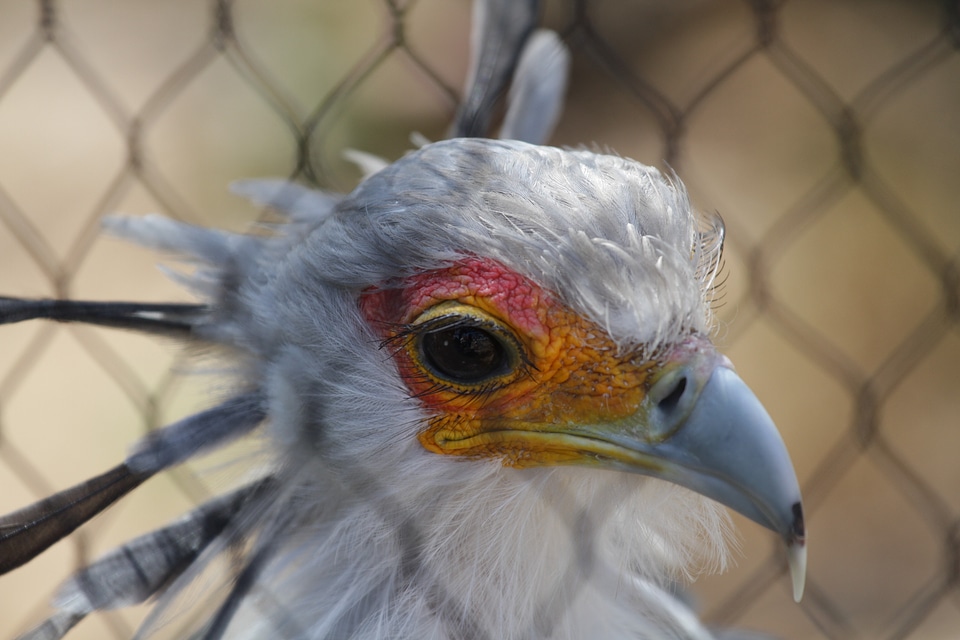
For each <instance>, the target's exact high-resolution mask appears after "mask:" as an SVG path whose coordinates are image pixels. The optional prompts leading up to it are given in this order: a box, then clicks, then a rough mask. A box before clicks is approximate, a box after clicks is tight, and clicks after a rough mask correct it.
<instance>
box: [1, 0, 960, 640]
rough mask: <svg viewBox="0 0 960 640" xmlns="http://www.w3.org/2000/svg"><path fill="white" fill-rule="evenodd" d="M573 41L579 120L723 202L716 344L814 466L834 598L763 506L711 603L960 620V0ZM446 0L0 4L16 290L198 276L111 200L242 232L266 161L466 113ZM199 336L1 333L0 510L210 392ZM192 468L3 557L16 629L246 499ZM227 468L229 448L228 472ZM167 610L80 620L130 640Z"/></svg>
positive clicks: (717, 18) (792, 9)
mask: <svg viewBox="0 0 960 640" xmlns="http://www.w3.org/2000/svg"><path fill="white" fill-rule="evenodd" d="M544 21H545V23H546V24H547V25H548V26H551V27H553V28H555V29H557V30H558V31H559V32H560V33H561V34H562V35H563V37H564V39H565V40H566V41H567V43H568V44H569V46H570V47H571V49H572V52H573V56H574V67H573V75H572V79H571V90H570V95H569V99H568V106H567V109H566V112H565V115H564V117H563V120H562V121H561V123H560V127H559V130H558V131H557V133H556V135H555V138H554V141H553V142H554V143H555V144H558V145H574V146H576V145H581V144H592V143H595V144H597V145H599V146H601V147H609V148H611V149H614V150H616V151H617V152H619V153H621V154H622V155H626V156H629V157H633V158H636V159H638V160H641V161H643V162H647V163H650V164H654V165H660V166H665V165H668V166H670V167H672V168H673V169H674V170H675V171H676V172H677V173H678V174H679V175H680V176H681V177H682V178H683V180H684V182H685V183H686V184H687V186H688V188H689V189H690V191H691V195H692V196H693V199H694V202H695V203H696V204H697V205H698V206H699V207H702V208H707V209H715V210H717V211H719V212H720V213H721V215H722V216H723V217H724V219H725V221H726V223H727V230H728V233H727V237H728V242H727V251H726V266H725V270H726V274H727V280H726V284H725V291H724V297H723V299H722V302H721V305H720V307H719V308H718V310H717V315H718V320H719V326H720V330H719V336H718V340H719V342H720V344H721V345H722V346H723V347H724V349H725V351H726V352H727V353H728V354H730V355H731V357H732V359H733V360H734V362H736V363H737V366H738V369H739V371H740V373H741V375H742V376H743V377H744V379H745V380H746V381H747V382H748V383H749V384H751V386H752V387H753V388H754V390H755V391H756V392H757V394H758V396H759V397H760V398H761V399H762V400H763V402H764V404H765V405H766V406H767V408H768V410H769V411H770V413H771V414H772V415H773V417H774V418H775V420H776V421H777V423H778V425H779V426H780V428H781V431H782V432H783V434H784V438H785V440H786V442H787V445H788V447H789V449H790V451H791V454H792V456H793V459H794V464H795V466H796V468H797V472H798V475H799V477H800V480H801V484H802V486H803V491H804V497H805V502H806V508H807V514H808V527H809V530H810V533H811V547H810V573H809V578H808V589H807V595H806V597H805V599H804V601H803V603H802V604H800V605H795V604H794V603H793V602H792V600H791V598H790V592H789V588H788V586H787V583H786V581H785V580H784V578H783V564H782V558H781V557H780V555H779V551H778V549H777V547H776V545H775V544H774V541H773V540H771V539H770V538H769V537H768V536H766V535H765V534H764V533H763V532H761V531H759V530H758V529H757V528H756V527H755V526H753V525H751V524H749V523H746V522H744V521H741V520H739V519H736V520H737V524H738V529H739V532H740V536H741V539H742V545H741V546H742V549H743V551H742V557H741V558H740V560H739V564H738V566H737V567H736V568H735V569H733V570H731V571H730V572H728V573H727V574H725V575H723V576H715V577H706V578H704V579H702V580H701V581H700V582H698V584H697V585H696V586H695V587H694V593H695V595H696V598H697V599H698V601H699V604H700V607H701V609H702V611H703V612H704V614H705V616H706V618H707V620H709V621H711V622H712V623H716V624H719V625H724V626H725V625H735V626H740V627H747V628H754V629H759V630H763V631H767V632H770V633H773V634H775V635H777V636H778V637H782V638H789V639H801V638H804V639H805V638H831V639H833V638H889V639H894V638H910V639H912V640H925V639H928V638H955V637H957V635H958V630H960V592H958V588H957V586H958V569H960V563H958V540H960V536H958V534H957V531H958V524H960V466H958V465H957V464H956V458H957V453H958V451H960V430H958V426H960V425H958V417H957V416H960V400H958V393H957V391H958V390H960V335H958V317H960V300H958V298H960V268H958V260H960V211H958V209H957V204H956V203H957V202H960V181H958V180H957V175H958V170H960V52H958V47H960V6H958V4H957V3H956V2H946V1H941V2H934V1H929V2H926V1H913V2H908V1H906V0H902V1H894V0H875V1H872V2H866V1H863V0H792V1H789V2H780V1H774V0H749V1H746V0H745V1H742V2H741V1H733V0H722V1H721V0H718V1H715V2H706V1H699V0H684V1H681V2H673V3H659V2H639V1H638V2H615V1H613V0H596V1H585V0H582V1H578V0H558V1H556V2H552V3H548V5H547V7H546V11H545V16H544ZM468 32H469V5H468V3H467V2H450V1H449V0H420V1H418V2H408V3H404V2H399V1H390V0H382V1H374V0H369V1H367V2H353V1H350V0H342V1H338V2H333V1H326V2H308V1H306V0H303V1H294V0H288V1H287V2H283V3H257V2H253V1H244V0H234V1H232V2H231V1H228V0H211V1H208V2H187V1H184V0H180V1H171V0H162V1H161V0H144V1H142V2H138V3H115V2H108V1H106V0H83V1H81V0H75V1H74V2H71V3H57V2H55V1H54V0H41V1H39V2H36V3H31V4H28V3H23V2H13V1H10V0H7V1H4V2H0V149H2V150H3V151H2V153H0V227H2V228H3V232H2V233H0V266H2V268H0V291H2V292H3V293H4V294H7V295H21V296H40V295H45V296H72V297H84V298H95V299H130V300H180V299H184V294H183V293H182V292H181V291H179V290H178V289H177V288H176V287H174V286H173V285H172V284H169V283H168V282H167V281H166V280H165V279H164V277H163V275H162V274H159V273H157V272H156V271H155V269H154V267H153V262H154V260H155V256H151V255H149V254H148V253H147V252H144V251H141V250H138V249H136V248H130V247H127V246H125V245H123V244H122V243H119V242H114V241H112V240H109V239H105V238H103V237H102V236H101V235H100V234H99V231H98V221H99V219H100V218H101V217H102V216H104V215H107V214H110V213H114V212H118V211H119V212H123V213H132V214H137V213H143V212H147V211H161V212H163V213H164V214H166V215H170V216H173V217H176V218H178V219H182V220H188V221H192V222H197V223H201V224H204V225H211V226H220V227H228V228H233V229H243V228H244V227H245V226H246V225H247V224H249V222H250V221H252V220H254V219H255V217H256V216H257V211H256V210H254V209H253V208H252V207H251V206H250V205H247V204H245V203H244V202H242V201H240V200H239V199H236V198H233V197H232V196H230V195H229V194H228V192H227V189H226V185H227V184H228V183H229V182H230V181H231V180H234V179H237V178H239V177H249V176H278V175H279V176H290V177H295V178H299V179H302V180H305V181H307V182H312V183H316V184H318V185H321V186H323V187H326V188H333V189H337V190H346V189H349V188H350V187H351V186H352V185H353V184H355V182H356V181H357V179H358V177H359V176H358V173H357V172H356V170H355V169H354V168H352V167H351V166H350V165H349V164H348V163H346V162H345V161H343V160H342V159H341V153H342V151H343V150H344V149H345V148H347V147H350V148H356V149H360V150H364V151H369V152H372V153H376V154H379V155H381V156H384V157H386V158H396V157H398V156H399V155H400V154H401V153H402V152H403V151H404V150H406V149H407V148H408V147H409V146H410V145H409V143H408V135H409V133H410V132H411V131H419V132H421V133H423V134H425V135H426V136H427V137H428V138H433V139H437V138H441V137H443V133H444V131H445V128H446V126H447V123H448V122H449V121H450V119H451V117H452V114H453V112H454V109H455V106H456V100H457V96H458V95H459V92H460V90H461V88H462V86H461V85H462V79H463V77H464V76H465V73H466V64H467V60H466V56H467V45H466V39H467V34H468ZM175 347H176V345H170V344H158V343H157V342H156V340H154V339H147V338H141V337H137V336H130V335H122V334H121V335H118V334H117V333H115V332H108V331H101V330H97V329H90V328H78V327H73V326H49V325H43V324H39V323H37V324H29V323H28V324H26V325H22V326H20V325H17V326H11V327H4V330H3V331H2V332H0V487H3V490H2V491H0V511H2V512H6V511H9V510H12V509H14V508H16V507H18V506H22V505H24V504H27V503H29V502H31V501H33V500H35V499H37V498H39V497H41V496H44V495H46V494H48V493H51V492H52V491H54V490H56V489H60V488H63V487H66V486H69V485H71V484H73V483H75V482H77V481H79V480H80V479H82V478H85V477H87V476H90V475H94V474H96V473H98V472H100V471H102V470H104V469H106V468H108V467H110V466H112V465H113V464H115V463H116V462H117V461H118V460H120V459H122V457H123V455H124V452H125V447H126V446H127V445H128V444H129V443H131V442H133V441H134V440H135V439H136V438H137V437H138V435H140V434H142V433H143V432H145V431H146V430H148V429H150V428H153V427H156V426H158V425H161V424H164V423H166V422H169V421H171V420H172V419H175V418H177V417H179V416H181V415H184V414H186V413H187V412H189V411H191V410H195V409H197V408H200V407H202V406H205V403H204V400H203V397H204V386H209V384H211V383H209V382H201V383H199V384H198V383H196V382H194V381H193V379H192V378H191V379H189V380H185V379H184V377H183V376H180V375H178V372H181V371H183V370H184V369H187V368H188V367H190V366H191V365H188V364H187V360H186V359H184V358H182V357H181V356H178V355H176V354H177V353H178V350H177V349H176V348H175ZM235 455H236V451H232V452H229V453H227V454H224V457H223V458H217V459H215V460H214V461H213V462H210V461H205V463H204V469H203V470H199V471H198V469H197V468H196V467H195V466H193V467H186V468H182V469H178V470H176V471H174V472H172V473H170V474H168V475H167V476H166V477H164V478H162V479H158V480H154V481H151V482H150V483H148V485H147V486H145V487H144V488H143V489H141V490H140V491H138V495H135V496H133V497H131V498H129V499H128V500H127V501H125V502H124V503H122V504H120V505H118V506H117V507H115V508H114V509H113V510H111V512H110V513H108V514H105V515H104V516H102V517H100V518H98V519H97V520H96V521H95V522H93V523H91V525H89V526H87V527H85V528H84V529H83V530H81V532H79V533H78V534H75V535H74V536H71V538H70V539H69V540H68V541H65V542H64V543H61V544H59V545H57V546H56V547H55V548H54V549H52V550H51V551H50V552H49V553H48V554H45V555H44V556H43V557H41V558H40V559H38V560H37V561H36V562H34V563H32V564H31V565H30V566H28V567H25V568H23V569H20V570H18V571H17V572H15V573H14V574H11V575H9V576H6V577H4V579H2V580H0V636H3V637H7V636H10V635H11V634H13V633H15V632H16V631H18V630H22V629H24V628H25V627H27V626H29V625H30V623H31V622H35V621H36V620H38V619H39V618H40V617H42V615H43V613H44V611H45V610H46V607H47V599H48V598H49V596H50V594H51V593H52V591H53V589H54V587H55V586H56V584H57V583H58V582H59V581H60V580H61V579H62V578H63V577H64V576H65V575H66V574H67V573H68V571H69V570H70V569H72V568H74V567H77V566H79V565H81V564H83V563H84V562H85V561H86V560H88V559H89V558H91V557H94V556H96V555H97V554H99V553H101V552H103V551H105V550H106V549H109V548H111V547H112V546H114V545H116V544H117V543H119V542H121V541H122V540H125V539H128V538H130V537H132V536H134V535H137V534H139V533H141V532H143V531H146V530H148V529H149V528H151V527H153V526H157V525H159V524H161V523H163V522H166V521H167V520H169V519H170V518H171V517H173V516H174V515H176V514H178V513H180V512H182V511H184V510H186V509H187V508H188V507H189V506H190V505H193V504H195V503H196V502H197V501H199V500H201V499H203V498H205V497H207V496H209V495H212V494H214V493H217V492H219V491H220V490H221V489H222V488H223V486H224V485H225V484H228V483H229V479H224V478H221V477H219V476H218V475H217V473H216V469H217V468H218V464H219V462H220V461H222V460H224V459H226V458H228V457H233V456H235ZM211 469H213V471H211ZM143 613H144V611H143V609H142V608H135V609H134V610H131V611H124V612H118V613H106V614H97V615H96V616H93V617H92V618H91V620H89V621H87V622H85V623H83V625H82V626H81V627H79V628H78V629H77V632H76V637H79V638H82V637H91V638H92V637H96V638H103V637H117V638H123V637H129V636H130V635H131V633H132V630H133V629H134V628H135V627H136V622H137V620H139V619H140V618H141V617H142V616H143Z"/></svg>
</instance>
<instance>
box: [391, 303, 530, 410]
mask: <svg viewBox="0 0 960 640" xmlns="http://www.w3.org/2000/svg"><path fill="white" fill-rule="evenodd" d="M410 330H411V333H412V334H413V340H412V341H411V342H410V343H408V344H410V349H409V352H410V355H411V357H412V358H413V360H414V362H415V363H416V364H417V365H418V366H419V367H420V368H421V369H423V371H424V372H425V373H426V374H427V375H429V376H430V377H431V378H433V379H434V380H435V381H436V382H439V383H441V384H443V385H445V386H452V387H455V388H457V389H460V390H461V391H466V392H470V391H483V390H486V389H489V388H490V387H491V385H494V386H500V385H502V384H506V383H508V382H509V381H511V380H512V379H514V378H515V377H516V375H517V374H518V373H520V372H521V371H522V367H523V364H524V362H525V358H524V357H523V350H522V346H521V344H520V342H519V341H518V340H517V338H516V337H515V336H514V334H513V332H512V331H511V330H510V329H509V328H508V327H507V326H505V325H504V324H503V323H502V322H501V321H499V320H497V319H496V318H493V317H492V316H490V315H488V314H487V313H485V312H483V311H482V310H480V309H477V308H476V307H472V306H470V305H465V304H460V303H456V302H446V303H441V304H439V305H437V306H435V307H432V308H430V309H428V310H427V311H425V312H424V313H423V314H421V316H420V317H419V318H418V319H417V320H416V321H415V322H414V324H413V325H411V326H410Z"/></svg>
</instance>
